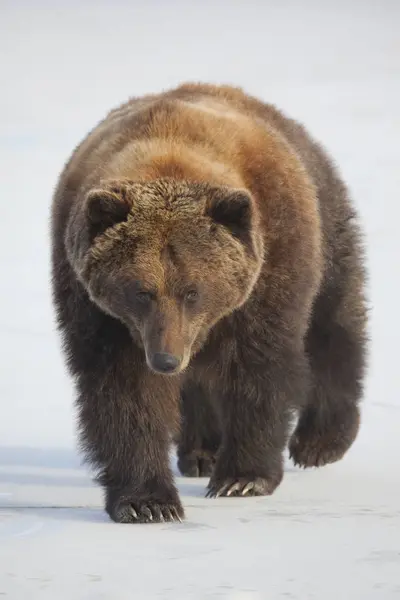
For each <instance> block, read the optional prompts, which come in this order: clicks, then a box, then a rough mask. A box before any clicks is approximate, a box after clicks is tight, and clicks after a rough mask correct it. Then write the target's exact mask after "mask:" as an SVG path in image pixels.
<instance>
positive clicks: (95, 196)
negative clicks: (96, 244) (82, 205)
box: [86, 188, 131, 241]
mask: <svg viewBox="0 0 400 600" xmlns="http://www.w3.org/2000/svg"><path fill="white" fill-rule="evenodd" d="M130 208H131V207H130V204H129V202H128V200H127V198H126V194H124V193H123V192H122V190H121V191H119V190H117V189H113V190H109V189H101V188H99V189H96V188H95V189H92V190H90V192H89V193H88V194H87V196H86V218H87V221H88V227H89V236H90V239H91V241H93V239H94V238H95V237H96V236H97V235H99V234H100V233H103V232H104V231H105V230H106V229H108V228H109V227H112V226H113V225H116V224H117V223H121V222H122V221H125V220H126V218H127V216H128V213H129V210H130Z"/></svg>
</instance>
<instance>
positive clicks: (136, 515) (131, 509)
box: [129, 504, 138, 519]
mask: <svg viewBox="0 0 400 600" xmlns="http://www.w3.org/2000/svg"><path fill="white" fill-rule="evenodd" d="M129 512H130V513H131V515H132V517H133V518H134V519H137V518H138V514H137V512H136V510H135V509H134V508H133V506H132V504H131V505H130V506H129Z"/></svg>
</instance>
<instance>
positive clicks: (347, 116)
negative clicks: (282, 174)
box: [0, 0, 400, 600]
mask: <svg viewBox="0 0 400 600" xmlns="http://www.w3.org/2000/svg"><path fill="white" fill-rule="evenodd" d="M1 4H2V11H1V13H2V18H1V24H0V32H1V35H0V52H1V56H2V60H1V70H0V82H1V94H0V164H1V167H0V168H1V200H0V201H1V220H0V244H1V248H0V272H1V275H2V276H1V280H0V309H1V310H0V334H1V335H0V340H1V343H0V360H1V376H0V391H1V418H0V596H4V597H6V598H8V599H12V600H14V599H15V600H23V599H25V598H29V599H31V600H36V599H38V598H40V600H42V599H43V600H46V599H47V598H48V599H52V600H54V599H56V600H64V599H68V600H70V599H71V598H74V599H76V600H104V599H106V600H124V599H129V600H130V599H132V598H139V599H147V598H151V599H153V598H163V599H180V598H182V599H189V598H199V599H203V598H229V599H235V600H239V599H248V600H253V599H254V600H256V599H261V598H262V599H264V598H266V599H268V600H271V599H272V600H274V599H275V598H288V599H290V598H293V599H296V600H308V599H316V600H319V599H320V598H323V599H324V600H331V599H332V600H334V599H336V598H342V599H344V600H358V599H360V600H361V599H362V600H370V599H373V600H375V599H379V600H387V599H388V600H389V599H390V600H391V599H397V598H399V597H400V536H399V532H400V468H399V467H400V435H399V432H400V399H399V395H398V389H399V383H400V374H399V373H400V370H399V368H398V355H397V354H396V350H395V344H396V341H397V340H398V339H399V338H400V319H398V318H396V317H395V316H392V315H394V314H395V311H397V310H398V297H397V293H398V292H399V291H400V286H399V281H398V260H399V252H400V241H399V234H398V222H397V217H399V216H400V209H399V202H398V194H399V189H400V169H399V159H400V153H399V145H398V139H399V136H400V120H399V117H398V108H399V106H400V38H399V35H398V30H399V22H400V4H399V3H396V2H395V0H381V2H380V3H375V2H372V1H366V2H361V1H360V2H357V1H356V0H348V1H347V2H344V1H340V0H336V1H335V2H333V3H322V2H321V3H317V2H316V1H315V2H312V1H311V0H305V1H303V2H301V3H300V2H295V0H286V2H281V3H279V2H273V1H272V0H269V1H265V2H263V3H262V2H257V1H253V2H251V1H249V2H246V3H245V2H242V3H240V2H232V3H229V4H228V2H224V1H223V0H218V1H216V2H213V3H212V4H211V3H210V5H208V4H207V3H205V2H203V3H200V2H199V3H193V4H192V3H190V2H186V3H184V2H178V1H177V0H173V1H172V2H168V3H167V2H166V3H164V4H163V3H161V2H156V1H155V0H150V1H149V2H147V3H145V2H131V3H128V2H127V1H124V0H114V2H113V3H111V2H105V1H104V0H100V1H98V2H96V3H95V2H94V1H92V2H90V1H88V0H87V1H83V2H80V3H78V2H77V1H76V0H71V1H69V2H68V3H67V2H65V3H51V4H50V2H45V1H44V0H37V1H36V2H35V3H29V2H28V0H20V1H19V2H11V0H3V2H2V3H1ZM182 80H207V81H212V82H229V83H235V84H239V85H242V86H243V87H245V88H246V89H247V90H248V91H250V92H251V93H254V94H257V95H259V96H260V97H262V98H264V99H265V100H267V101H272V102H274V103H276V104H277V105H279V106H280V107H281V108H283V109H285V110H286V111H287V112H288V113H289V114H291V115H292V116H294V117H295V118H298V119H300V120H301V121H303V122H304V123H305V124H306V125H307V126H308V128H309V129H310V130H311V131H312V132H313V133H314V135H315V136H316V137H317V138H318V139H320V140H322V141H323V143H324V144H325V145H326V147H327V148H328V149H329V150H330V151H331V152H332V154H333V155H334V157H335V159H336V162H337V163H338V165H339V166H340V168H341V171H342V173H343V175H344V177H345V178H346V180H347V181H348V183H349V185H350V189H351V191H352V194H353V196H354V199H355V202H356V204H357V206H358V207H359V209H360V213H361V217H362V220H363V223H364V226H365V230H366V234H367V242H368V263H369V269H370V286H369V287H370V303H371V340H372V343H371V350H370V359H369V360H370V368H369V372H368V378H367V385H366V391H365V400H364V404H363V425H362V429H361V433H360V435H359V438H358V439H357V442H356V443H355V445H354V446H353V448H352V450H351V451H350V452H349V454H348V455H347V456H346V458H345V459H344V460H343V461H341V462H340V463H337V464H335V465H332V466H329V467H325V468H324V469H320V470H309V471H302V470H299V469H296V468H294V467H293V466H292V465H291V463H290V462H289V461H288V462H287V469H286V475H285V478H284V481H283V483H282V485H281V486H280V488H279V489H278V490H277V492H276V493H275V494H274V495H273V496H272V497H270V498H261V499H251V498H249V499H235V498H228V499H219V500H206V499H205V498H204V491H205V484H206V481H205V480H187V479H183V478H181V477H178V478H177V481H178V485H179V489H180V491H181V495H182V498H183V502H184V505H185V508H186V512H187V520H186V521H185V522H184V523H182V524H160V525H136V526H128V525H116V524H114V523H111V522H110V521H109V520H108V518H107V517H106V515H105V513H104V511H103V509H102V495H101V490H99V488H97V487H96V486H95V485H93V483H92V482H91V479H90V473H88V472H87V470H86V469H84V468H83V467H81V466H80V459H79V456H78V455H77V452H76V440H75V430H76V427H75V425H76V424H75V415H74V409H73V386H72V383H71V381H70V379H69V378H68V376H67V375H66V373H65V369H64V364H63V361H62V357H61V353H60V347H59V339H58V336H57V335H56V333H55V329H54V321H53V312H52V307H51V297H50V286H49V237H48V219H49V206H50V200H51V193H52V190H53V188H54V185H55V182H56V178H57V176H58V173H59V171H60V169H61V168H62V165H63V162H64V160H65V159H66V158H67V156H68V154H69V153H70V151H71V150H72V148H73V146H74V145H75V144H76V143H77V142H78V141H79V140H80V139H81V137H82V136H83V135H84V134H85V133H86V132H87V131H88V130H89V129H90V128H91V127H92V126H93V125H94V124H95V123H96V121H97V120H98V119H100V118H101V117H102V116H103V115H104V113H105V112H107V111H108V110H109V109H110V108H112V107H113V106H115V105H117V104H118V103H120V102H121V101H124V100H126V99H127V98H128V97H129V96H130V95H139V94H142V93H145V92H151V91H157V90H160V89H162V88H166V87H169V86H172V85H175V84H177V83H178V82H180V81H182Z"/></svg>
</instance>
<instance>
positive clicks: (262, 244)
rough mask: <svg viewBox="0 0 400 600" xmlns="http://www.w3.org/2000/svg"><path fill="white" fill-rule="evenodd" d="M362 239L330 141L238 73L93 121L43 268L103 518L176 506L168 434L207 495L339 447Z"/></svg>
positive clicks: (356, 368)
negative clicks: (323, 141) (238, 80)
mask: <svg viewBox="0 0 400 600" xmlns="http://www.w3.org/2000/svg"><path fill="white" fill-rule="evenodd" d="M361 240H362V238H361V233H360V227H359V224H358V222H357V216H356V213H355V210H354V207H353V206H352V204H351V202H350V200H349V198H348V194H347V191H346V187H345V185H344V183H343V182H342V180H341V179H340V177H339V175H338V173H337V171H336V169H335V168H334V166H333V165H332V162H331V160H330V159H329V158H328V156H327V154H326V153H325V151H324V150H323V149H322V148H321V147H320V146H319V145H318V144H317V143H315V142H314V141H313V140H312V139H311V137H310V136H309V135H308V134H307V132H306V131H305V129H304V128H303V127H302V126H301V125H299V124H298V123H296V122H295V121H293V120H291V119H289V118H287V117H285V116H284V115H282V113H280V112H279V111H278V110H277V109H276V108H274V107H273V106H271V105H267V104H264V103H262V102H260V101H258V100H257V99H255V98H253V97H250V96H248V95H247V94H245V93H244V92H243V91H242V90H240V89H237V88H232V87H229V86H221V87H218V86H212V85H204V84H186V85H182V86H180V87H179V88H177V89H174V90H170V91H167V92H164V93H161V94H159V95H154V96H147V97H143V98H137V99H132V100H130V101H129V102H128V103H126V104H124V105H123V106H121V107H120V108H118V109H116V110H114V111H112V112H111V113H110V114H109V115H108V116H107V117H106V119H105V120H104V121H102V122H101V123H100V124H99V125H98V126H97V127H96V128H95V129H93V130H92V131H91V132H90V133H89V134H88V136H87V137H86V138H85V139H84V140H83V142H82V143H81V144H80V146H78V147H77V148H76V149H75V151H74V152H73V154H72V156H71V158H70V160H69V162H68V163H67V165H66V166H65V168H64V171H63V173H62V174H61V176H60V180H59V183H58V186H57V189H56V192H55V195H54V202H53V211H52V281H53V291H54V303H55V308H56V312H57V317H58V323H59V327H60V330H61V332H62V336H63V342H64V350H65V355H66V358H67V363H68V367H69V369H70V372H71V374H72V375H73V377H74V379H75V381H76V385H77V392H78V398H77V406H78V409H79V423H80V432H81V440H82V446H83V450H84V452H85V454H86V457H87V459H88V460H89V461H90V462H91V463H92V464H93V466H94V467H95V468H96V469H97V471H98V479H99V481H100V483H101V484H102V485H103V486H104V489H105V493H106V509H107V511H108V513H109V515H110V516H111V518H112V519H114V520H116V521H120V522H141V521H142V522H143V521H150V520H152V521H159V520H163V519H167V520H170V519H174V518H182V517H183V516H184V511H183V508H182V505H181V502H180V500H179V497H178V493H177V490H176V488H175V485H174V482H173V477H172V473H171V470H170V465H169V460H168V450H169V447H170V443H171V440H172V439H177V440H178V459H179V463H178V464H179V468H180V469H181V471H182V473H183V474H186V475H191V476H197V475H200V476H202V475H210V474H211V479H210V482H209V491H208V494H209V495H210V496H219V495H231V494H232V495H245V494H270V493H272V492H273V491H274V490H275V488H276V487H277V486H278V485H279V483H280V482H281V479H282V476H283V451H284V449H285V447H286V446H287V444H288V443H289V449H290V452H291V455H292V457H293V460H294V461H295V462H296V463H297V464H299V465H301V466H304V467H310V466H321V465H324V464H327V463H329V462H333V461H336V460H339V459H340V458H342V456H343V455H344V454H345V452H346V451H347V450H348V449H349V447H350V446H351V444H352V443H353V441H354V440H355V438H356V435H357V432H358V428H359V401H360V398H361V395H362V384H363V377H364V371H365V362H366V342H367V340H366V302H365V298H364V286H365V267H364V256H363V249H362V241H361ZM166 357H167V359H168V361H167V362H166V360H167V359H166ZM160 361H161V362H160ZM161 368H163V369H166V368H170V369H173V370H174V372H173V373H172V374H171V375H168V376H167V375H165V374H160V373H159V372H157V371H158V370H159V369H161ZM296 413H298V414H299V419H298V423H297V427H296V429H295V431H294V434H293V436H292V438H291V439H290V440H289V439H288V438H289V431H290V425H291V419H292V417H293V416H294V415H295V414H296Z"/></svg>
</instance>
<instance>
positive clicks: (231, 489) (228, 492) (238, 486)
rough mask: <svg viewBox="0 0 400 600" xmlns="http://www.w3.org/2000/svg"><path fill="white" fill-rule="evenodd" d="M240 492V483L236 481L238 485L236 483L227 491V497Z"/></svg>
mask: <svg viewBox="0 0 400 600" xmlns="http://www.w3.org/2000/svg"><path fill="white" fill-rule="evenodd" d="M239 490H240V483H239V481H236V483H234V484H233V485H231V487H230V488H229V490H228V491H227V493H226V495H227V496H230V495H231V494H233V492H238V491H239ZM242 493H243V492H242Z"/></svg>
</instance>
